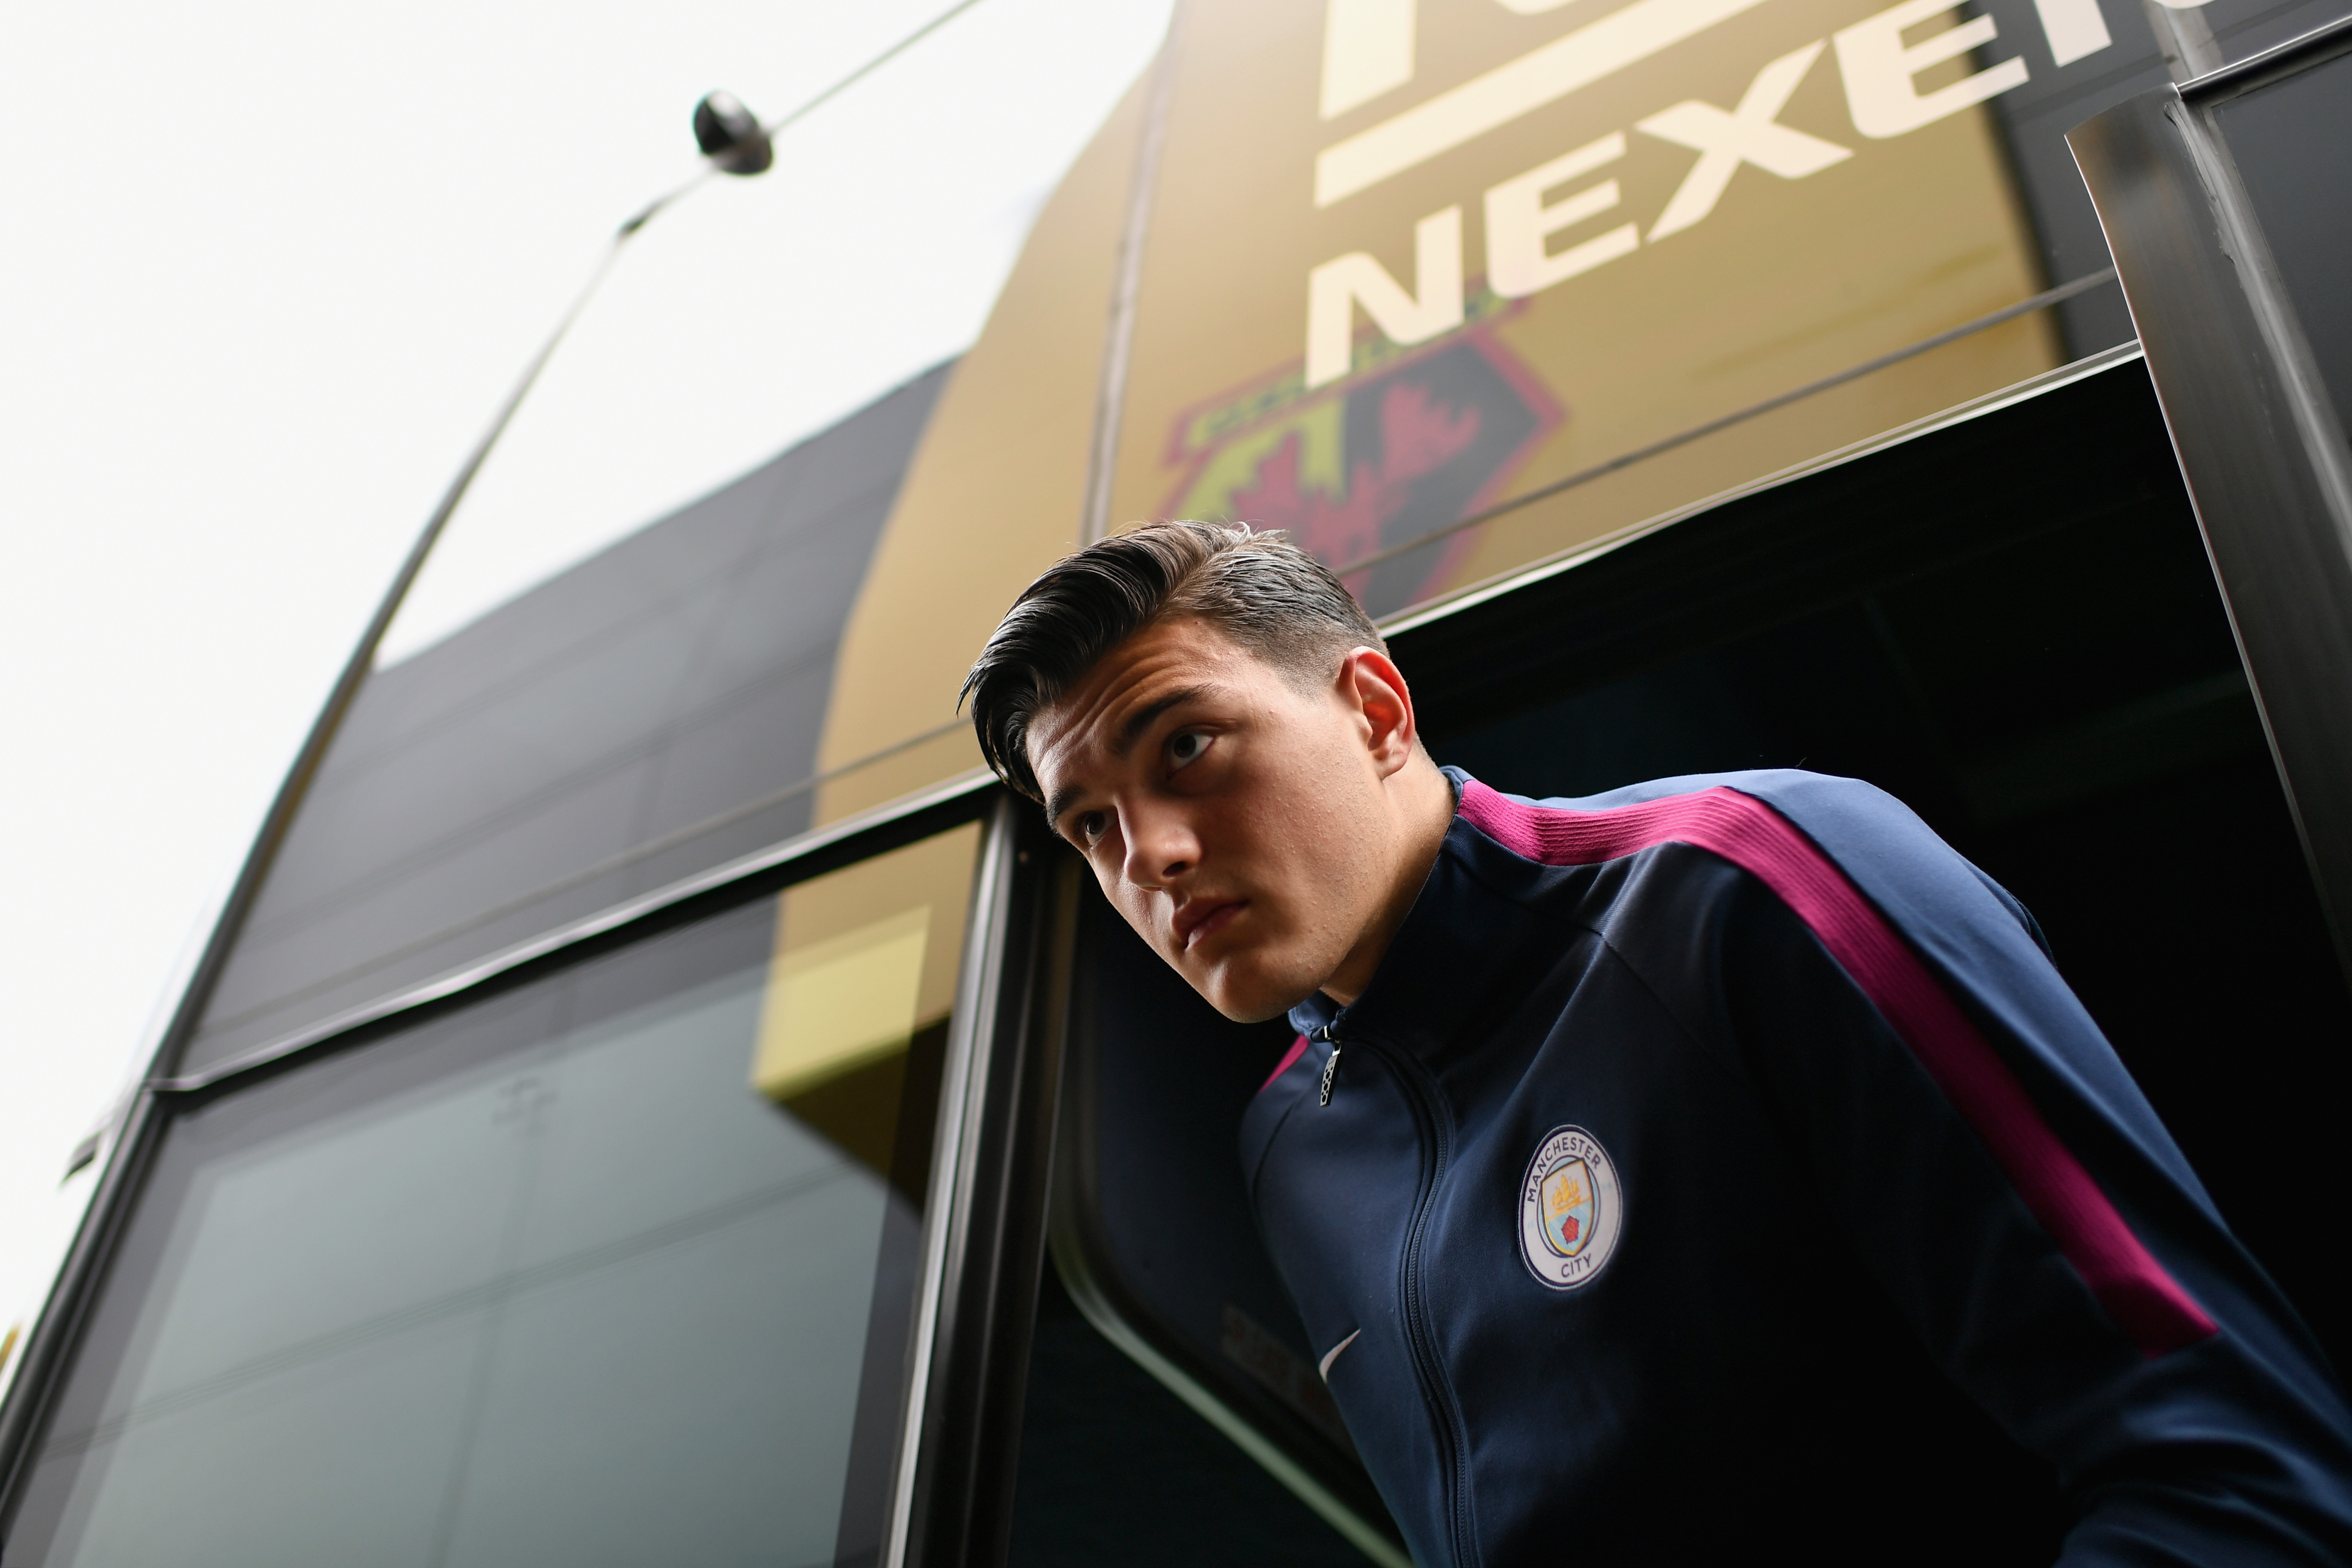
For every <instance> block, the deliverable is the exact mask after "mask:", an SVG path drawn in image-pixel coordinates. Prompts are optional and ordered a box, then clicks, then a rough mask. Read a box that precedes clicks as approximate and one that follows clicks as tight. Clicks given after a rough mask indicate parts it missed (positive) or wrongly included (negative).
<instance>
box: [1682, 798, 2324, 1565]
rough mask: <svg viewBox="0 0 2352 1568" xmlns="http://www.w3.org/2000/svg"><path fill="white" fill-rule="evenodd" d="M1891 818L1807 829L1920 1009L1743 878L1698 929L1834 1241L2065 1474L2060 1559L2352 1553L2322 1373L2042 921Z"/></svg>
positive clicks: (2256, 1558) (1877, 808) (1772, 894)
mask: <svg viewBox="0 0 2352 1568" xmlns="http://www.w3.org/2000/svg"><path fill="white" fill-rule="evenodd" d="M1871 793H1872V795H1875V792H1871ZM1806 804H1811V803H1805V802H1800V805H1806ZM1832 804H1833V805H1834V804H1836V803H1832ZM1845 804H1846V805H1852V804H1853V803H1852V802H1851V801H1849V802H1847V803H1845ZM1891 804H1892V803H1891V802H1888V801H1887V800H1886V797H1885V796H1883V795H1880V796H1876V798H1875V800H1872V801H1865V802H1863V803H1862V808H1863V809H1862V811H1861V816H1863V817H1864V819H1865V820H1864V821H1863V822H1862V823H1861V825H1860V826H1858V827H1857V826H1855V825H1854V824H1853V822H1851V821H1847V822H1845V823H1844V824H1843V826H1831V827H1829V828H1827V829H1826V830H1823V831H1822V832H1821V833H1820V835H1819V837H1822V838H1826V839H1828V840H1830V841H1831V842H1832V843H1837V844H1838V847H1839V849H1840V850H1842V851H1843V853H1839V854H1836V855H1834V856H1829V855H1825V857H1824V863H1825V864H1826V865H1828V866H1831V867H1833V868H1838V869H1840V870H1843V872H1845V873H1849V875H1847V877H1846V879H1845V886H1846V889H1847V896H1850V897H1852V898H1853V900H1855V907H1856V909H1858V910H1860V911H1861V913H1860V915H1857V916H1856V918H1857V919H1861V918H1864V917H1867V918H1871V919H1876V920H1878V921H1882V922H1883V934H1885V936H1887V937H1889V938H1891V939H1892V940H1893V942H1895V944H1896V945H1897V946H1898V947H1899V949H1900V954H1899V955H1898V957H1903V956H1905V955H1907V960H1906V961H1907V962H1908V963H1910V965H1911V969H1910V971H1908V972H1907V973H1910V976H1911V980H1910V982H1909V984H1913V986H1914V987H1915V990H1916V988H1918V987H1922V986H1924V987H1926V988H1927V990H1926V991H1924V992H1920V993H1919V994H1906V993H1905V992H1903V990H1902V984H1904V983H1903V982H1902V977H1901V974H1900V973H1897V974H1896V975H1895V979H1893V980H1890V979H1889V977H1888V973H1881V972H1872V973H1856V971H1857V970H1862V971H1873V969H1874V966H1873V964H1872V963H1864V962H1862V961H1859V960H1857V959H1856V958H1855V957H1854V954H1853V948H1852V946H1851V943H1850V942H1848V941H1846V940H1845V939H1842V938H1841V937H1840V935H1839V934H1838V933H1837V932H1836V931H1826V932H1825V931H1824V929H1823V926H1824V922H1823V920H1822V918H1821V917H1820V915H1819V914H1818V912H1817V911H1816V910H1811V909H1810V908H1809V907H1807V906H1806V905H1805V900H1802V899H1800V900H1795V902H1794V903H1792V902H1791V900H1790V899H1789V898H1788V897H1787V896H1785V893H1786V889H1780V890H1776V889H1775V888H1774V887H1772V886H1769V885H1768V881H1767V879H1759V878H1758V877H1756V876H1754V875H1749V876H1745V877H1742V878H1740V879H1738V884H1737V887H1738V890H1737V891H1736V892H1735V893H1734V894H1732V895H1731V897H1730V898H1729V900H1727V904H1726V906H1725V907H1724V908H1723V909H1722V910H1720V911H1719V914H1718V919H1717V921H1714V922H1713V923H1712V929H1711V930H1710V931H1708V932H1706V933H1705V936H1704V939H1705V940H1707V941H1710V942H1716V943H1717V944H1718V948H1717V954H1716V960H1717V963H1718V965H1719V973H1720V974H1721V976H1722V983H1723V1011H1722V1014H1721V1016H1720V1022H1721V1024H1722V1025H1723V1026H1724V1027H1726V1028H1727V1030H1728V1032H1729V1035H1730V1037H1731V1039H1732V1041H1733V1043H1734V1048H1735V1049H1736V1050H1737V1052H1738V1055H1739V1057H1740V1058H1741V1062H1742V1066H1743V1068H1744V1070H1745V1071H1746V1072H1747V1073H1748V1075H1749V1076H1750V1077H1751V1078H1752V1079H1753V1080H1754V1082H1755V1083H1756V1084H1757V1086H1758V1089H1759V1093H1760V1094H1761V1096H1762V1098H1763V1100H1764V1101H1765V1102H1766V1104H1767V1105H1768V1107H1769V1108H1770V1110H1771V1111H1772V1113H1773V1115H1774V1116H1775V1117H1776V1119H1778V1121H1779V1122H1780V1125H1781V1126H1783V1127H1784V1128H1786V1129H1788V1130H1789V1131H1790V1137H1791V1142H1793V1143H1794V1144H1795V1145H1796V1146H1797V1147H1796V1151H1795V1152H1797V1154H1798V1156H1799V1158H1800V1159H1801V1161H1802V1162H1803V1163H1804V1164H1805V1165H1806V1166H1807V1167H1808V1168H1809V1171H1810V1174H1811V1177H1812V1179H1813V1181H1814V1183H1815V1184H1816V1185H1815V1189H1814V1190H1815V1191H1816V1192H1817V1193H1818V1194H1821V1195H1822V1197H1823V1198H1824V1199H1825V1200H1826V1202H1827V1206H1828V1208H1829V1211H1830V1212H1831V1214H1832V1215H1834V1216H1835V1217H1834V1223H1835V1225H1836V1226H1838V1228H1839V1231H1840V1232H1841V1234H1842V1235H1843V1238H1844V1240H1845V1242H1846V1243H1847V1245H1848V1246H1850V1247H1851V1248H1852V1249H1853V1253H1854V1254H1855V1256H1856V1257H1857V1258H1859V1260H1860V1261H1861V1263H1862V1266H1863V1267H1864V1269H1865V1271H1866V1272H1868V1273H1869V1274H1870V1275H1871V1276H1872V1277H1873V1278H1874V1279H1875V1280H1876V1281H1877V1282H1878V1283H1879V1284H1880V1285H1881V1286H1882V1287H1883V1288H1884V1289H1885V1290H1886V1291H1887V1293H1888V1294H1889V1295H1890V1296H1891V1297H1892V1298H1893V1300H1895V1304H1896V1307H1897V1310H1899V1311H1900V1313H1901V1314H1902V1315H1903V1317H1904V1318H1905V1319H1906V1321H1908V1323H1909V1324H1910V1325H1911V1327H1912V1329H1913V1330H1914V1331H1915V1332H1916V1334H1917V1336H1918V1338H1919V1340H1920V1341H1921V1342H1922V1343H1923V1344H1924V1345H1925V1346H1926V1348H1927V1352H1928V1353H1929V1355H1930V1356H1931V1357H1932V1358H1933V1360H1934V1361H1935V1362H1936V1363H1937V1365H1938V1366H1939V1367H1940V1368H1941V1369H1942V1370H1943V1372H1944V1373H1945V1374H1946V1375H1947V1376H1948V1377H1949V1378H1950V1379H1951V1380H1952V1381H1953V1382H1954V1383H1956V1384H1958V1385H1959V1386H1960V1387H1961V1388H1962V1389H1963V1390H1965V1391H1966V1392H1967V1393H1968V1394H1969V1396H1970V1397H1972V1398H1973V1399H1974V1400H1975V1401H1976V1402H1977V1404H1978V1405H1980V1406H1981V1407H1982V1408H1983V1409H1984V1410H1985V1411H1986V1412H1987V1413H1988V1414H1989V1415H1991V1416H1992V1417H1993V1418H1994V1419H1995V1420H1996V1421H1997V1422H1999V1423H2000V1425H2001V1426H2002V1427H2003V1428H2004V1429H2005V1430H2007V1432H2008V1433H2009V1434H2010V1435H2011V1437H2012V1438H2014V1439H2015V1440H2017V1441H2018V1442H2019V1443H2021V1445H2023V1446H2024V1447H2027V1448H2029V1449H2031V1450H2032V1451H2033V1452H2034V1453H2036V1454H2038V1455H2040V1456H2041V1457H2042V1458H2044V1459H2045V1460H2047V1461H2048V1462H2049V1463H2051V1464H2052V1465H2053V1466H2054V1467H2055V1468H2056V1469H2057V1471H2058V1474H2059V1477H2060V1479H2061V1483H2062V1486H2063V1489H2064V1491H2065V1495H2066V1500H2067V1503H2068V1506H2069V1508H2070V1510H2071V1511H2072V1515H2073V1518H2074V1524H2073V1527H2072V1529H2071V1531H2070V1532H2069V1533H2068V1535H2067V1537H2066V1542H2065V1550H2064V1553H2063V1556H2062V1558H2061V1562H2062V1563H2066V1564H2092V1563H2099V1564H2107V1563H2135V1564H2143V1563H2149V1564H2152V1563H2167V1564H2184V1565H2185V1564H2203V1565H2212V1564H2224V1563H2226V1564H2239V1563H2244V1564H2271V1563H2282V1564H2283V1563H2345V1562H2347V1561H2352V1417H2347V1409H2346V1405H2345V1402H2344V1399H2343V1396H2342V1394H2341V1392H2340V1391H2339V1389H2338V1387H2337V1385H2336V1380H2335V1378H2334V1376H2333V1374H2332V1373H2331V1372H2330V1371H2329V1370H2328V1367H2327V1364H2326V1358H2325V1356H2324V1355H2323V1354H2322V1353H2321V1352H2320V1351H2319V1349H2318V1348H2317V1346H2316V1344H2315V1342H2313V1340H2312V1338H2311V1336H2310V1334H2309V1333H2308V1331H2306V1330H2305V1328H2304V1327H2303V1325H2302V1324H2301V1322H2300V1321H2298V1320H2297V1318H2296V1317H2295V1314H2294V1310H2293V1309H2292V1308H2290V1307H2289V1306H2288V1305H2287V1303H2286V1302H2285V1300H2284V1299H2283V1298H2282V1297H2281V1296H2280V1294H2279V1292H2278V1290H2277V1289H2276V1288H2275V1287H2274V1286H2273V1284H2272V1283H2271V1282H2270V1280H2269V1279H2268V1278H2267V1277H2266V1276H2265V1275H2264V1274H2263V1271H2262V1269H2261V1268H2260V1267H2259V1266H2258V1265H2257V1264H2256V1263H2255V1262H2254V1261H2253V1259H2252V1258H2251V1257H2250V1256H2249V1255H2248V1254H2247V1253H2246V1252H2245V1250H2244V1249H2243V1248H2242V1247H2241V1246H2240V1245H2239V1244H2238V1242H2237V1241H2236V1239H2235V1238H2234V1237H2232V1236H2231V1234H2230V1232H2229V1230H2228V1228H2227V1226H2225V1225H2224V1224H2223V1222H2222V1220H2221V1216H2220V1215H2219V1213H2218V1212H2217V1211H2216V1210H2215V1208H2214V1206H2213V1205H2212V1202H2211V1200H2210V1198H2209V1197H2208V1196H2207V1195H2206V1194H2205V1193H2204V1191H2203V1189H2202V1187H2201V1186H2200V1184H2198V1182H2197V1180H2196V1178H2195V1176H2194V1174H2193V1173H2190V1171H2189V1167H2188V1165H2187V1163H2186V1162H2185V1161H2184V1160H2183V1159H2182V1157H2181V1155H2180V1152H2179V1149H2178V1148H2177V1147H2175V1146H2174V1144H2173V1143H2172V1142H2171V1140H2170V1138H2169V1137H2168V1135H2167V1134H2166V1133H2165V1131H2164V1129H2163V1127H2162V1125H2161V1124H2160V1123H2159V1122H2158V1120H2157V1118H2156V1116H2155V1114H2154V1112H2153V1110H2151V1109H2150V1108H2149V1107H2148V1105H2147V1101H2146V1100H2145V1099H2144V1097H2142V1096H2141V1095H2140V1093H2139V1091H2138V1089H2137V1088H2136V1087H2135V1086H2134V1085H2133V1083H2132V1081H2131V1079H2130V1078H2129V1076H2128V1074H2126V1072H2125V1070H2124V1068H2123V1067H2122V1064H2121V1062H2120V1061H2119V1060H2118V1059H2117V1058H2116V1055H2115V1053H2114V1051H2113V1049H2112V1048H2111V1047H2109V1046H2108V1044H2107V1043H2106V1041H2105V1039H2104V1037H2101V1035H2100V1033H2099V1031H2098V1029H2097V1027H2096V1026H2095V1024H2094V1023H2093V1022H2092V1021H2091V1019H2090V1017H2089V1016H2088V1014H2087V1013H2085V1012H2084V1009H2083V1008H2082V1006H2081V1005H2080V1003H2079V1002H2077V1001H2076V1000H2075V999H2074V995H2073V994H2072V993H2071V992H2070V991H2068V989H2067V988H2066V986H2065V984H2063V981H2062V980H2060V979H2059V977H2058V975H2057V973H2056V971H2055V969H2054V968H2053V966H2052V964H2051V963H2050V960H2049V958H2048V956H2047V954H2046V953H2045V952H2043V951H2042V948H2041V946H2040V945H2039V943H2038V942H2037V941H2036V940H2034V938H2035V937H2036V936H2038V933H2033V935H2028V934H2027V933H2028V931H2029V929H2030V923H2031V918H2030V917H2027V916H2024V915H2023V914H2022V911H2021V909H2019V907H2018V906H2016V904H2015V902H2014V900H2009V899H2008V897H2007V895H2006V894H2004V893H2000V890H1999V889H1997V888H1993V887H1992V886H1991V884H1990V881H1989V879H1983V878H1982V877H1981V874H1980V873H1978V872H1976V870H1975V868H1972V867H1970V866H1969V864H1968V863H1967V862H1966V861H1965V860H1963V859H1961V858H1960V857H1959V856H1958V855H1957V854H1956V853H1954V852H1953V851H1952V850H1950V849H1949V848H1948V847H1946V846H1944V845H1943V844H1942V843H1941V841H1940V840H1937V839H1936V838H1935V837H1934V836H1933V835H1932V834H1931V833H1929V832H1928V831H1927V828H1926V827H1925V826H1924V825H1920V824H1918V823H1917V819H1916V817H1910V816H1909V814H1908V813H1907V812H1902V811H1901V808H1900V807H1894V808H1893V812H1894V813H1895V814H1899V815H1889V814H1888V812H1887V807H1888V806H1890V805H1891ZM1873 813H1877V814H1879V819H1878V820H1875V821H1873V820H1869V819H1870V818H1871V816H1872V814H1873ZM1797 820H1800V821H1801V823H1802V826H1804V827H1805V828H1807V829H1808V830H1813V829H1817V828H1820V827H1821V825H1822V823H1823V822H1825V821H1832V822H1834V821H1835V820H1836V814H1835V813H1834V812H1832V813H1831V814H1829V815H1828V816H1824V814H1823V813H1822V811H1821V810H1818V809H1816V810H1812V811H1809V812H1807V813H1806V815H1805V816H1804V817H1803V818H1799V819H1797ZM1841 835H1843V836H1844V838H1845V839H1846V841H1845V842H1843V843H1838V841H1839V839H1840V837H1841ZM1850 934H1851V933H1848V935H1849V937H1850ZM1825 939H1826V940H1825ZM1842 942H1844V945H1843V946H1842V945H1841V943H1842ZM1839 952H1843V953H1844V957H1843V961H1842V959H1841V957H1840V956H1839ZM1876 969H1877V970H1881V971H1883V970H1887V969H1888V965H1885V964H1879V965H1877V966H1876ZM1893 969H1894V970H1896V971H1899V970H1900V969H1901V964H1900V963H1895V964H1894V965H1893Z"/></svg>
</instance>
